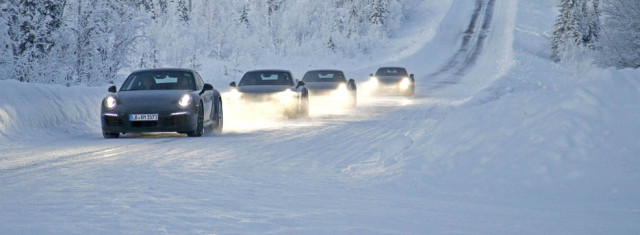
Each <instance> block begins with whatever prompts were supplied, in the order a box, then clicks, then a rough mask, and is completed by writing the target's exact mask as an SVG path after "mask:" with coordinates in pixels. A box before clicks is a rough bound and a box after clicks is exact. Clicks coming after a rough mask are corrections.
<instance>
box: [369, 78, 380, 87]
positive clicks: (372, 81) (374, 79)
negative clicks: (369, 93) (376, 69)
mask: <svg viewBox="0 0 640 235" xmlns="http://www.w3.org/2000/svg"><path fill="white" fill-rule="evenodd" d="M370 81H371V84H372V85H374V86H377V85H378V83H379V82H378V78H377V77H371V79H370Z"/></svg>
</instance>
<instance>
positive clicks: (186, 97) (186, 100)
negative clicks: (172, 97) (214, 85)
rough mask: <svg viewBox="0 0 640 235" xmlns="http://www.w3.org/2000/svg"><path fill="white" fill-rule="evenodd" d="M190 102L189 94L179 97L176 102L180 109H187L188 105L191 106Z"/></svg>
mask: <svg viewBox="0 0 640 235" xmlns="http://www.w3.org/2000/svg"><path fill="white" fill-rule="evenodd" d="M192 101H193V99H192V98H191V96H190V95H189V94H184V95H182V97H180V100H178V105H179V106H180V107H181V108H186V107H189V105H191V102H192Z"/></svg>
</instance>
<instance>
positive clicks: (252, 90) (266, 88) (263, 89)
mask: <svg viewBox="0 0 640 235" xmlns="http://www.w3.org/2000/svg"><path fill="white" fill-rule="evenodd" d="M290 88H291V86H288V85H250V86H238V88H237V89H238V91H239V92H241V93H249V94H268V93H278V92H283V91H285V90H287V89H290Z"/></svg>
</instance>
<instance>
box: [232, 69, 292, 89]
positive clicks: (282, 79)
mask: <svg viewBox="0 0 640 235" xmlns="http://www.w3.org/2000/svg"><path fill="white" fill-rule="evenodd" d="M250 85H289V86H292V85H293V78H292V77H291V74H290V73H289V72H284V71H282V72H280V71H255V72H248V73H246V74H245V75H244V76H242V79H241V80H240V84H238V86H250Z"/></svg>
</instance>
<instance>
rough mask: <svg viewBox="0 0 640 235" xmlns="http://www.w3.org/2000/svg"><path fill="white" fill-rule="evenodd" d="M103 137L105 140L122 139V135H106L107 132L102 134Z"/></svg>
mask: <svg viewBox="0 0 640 235" xmlns="http://www.w3.org/2000/svg"><path fill="white" fill-rule="evenodd" d="M102 136H103V137H104V138H105V139H115V138H118V137H120V133H106V132H102Z"/></svg>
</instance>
